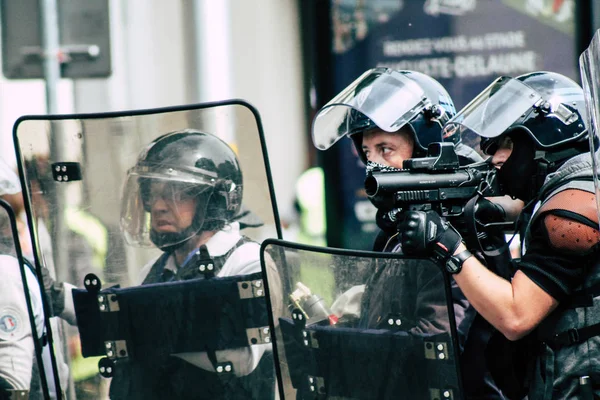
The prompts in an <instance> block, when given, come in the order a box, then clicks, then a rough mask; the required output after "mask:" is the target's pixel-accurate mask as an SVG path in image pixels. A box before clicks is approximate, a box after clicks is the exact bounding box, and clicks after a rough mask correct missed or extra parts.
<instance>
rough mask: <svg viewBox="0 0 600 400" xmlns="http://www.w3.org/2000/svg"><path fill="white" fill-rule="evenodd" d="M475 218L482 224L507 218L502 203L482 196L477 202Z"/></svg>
mask: <svg viewBox="0 0 600 400" xmlns="http://www.w3.org/2000/svg"><path fill="white" fill-rule="evenodd" d="M475 218H476V219H477V221H479V222H481V223H482V224H489V223H492V222H503V221H505V220H506V212H505V211H504V208H502V206H501V205H499V204H496V203H493V202H491V201H489V200H488V199H486V198H481V199H479V200H478V201H477V204H475Z"/></svg>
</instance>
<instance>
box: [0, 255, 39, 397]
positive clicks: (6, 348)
mask: <svg viewBox="0 0 600 400" xmlns="http://www.w3.org/2000/svg"><path fill="white" fill-rule="evenodd" d="M0 276H1V279H0V377H2V378H3V379H4V380H6V381H7V382H8V383H9V384H10V385H11V386H12V387H13V388H14V389H18V390H29V385H30V382H31V371H32V367H33V360H34V358H35V344H34V341H33V340H34V339H33V335H32V330H31V324H30V321H29V313H28V310H27V302H26V300H25V289H24V285H23V281H22V280H21V270H20V267H19V262H18V261H17V259H16V258H14V257H11V256H7V255H0ZM25 276H26V278H27V286H28V288H29V295H30V297H31V306H32V309H33V314H34V316H35V326H36V330H37V334H38V338H39V337H41V336H42V334H43V332H44V311H43V308H42V294H41V292H40V286H39V284H38V281H37V279H36V277H35V275H34V274H33V272H31V271H30V270H29V268H27V267H26V268H25ZM38 338H36V340H38Z"/></svg>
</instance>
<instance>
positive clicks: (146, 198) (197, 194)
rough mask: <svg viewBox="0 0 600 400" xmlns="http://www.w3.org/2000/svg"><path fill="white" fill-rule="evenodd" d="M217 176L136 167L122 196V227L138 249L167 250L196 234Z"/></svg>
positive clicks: (206, 217) (128, 240) (130, 174)
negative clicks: (163, 248)
mask: <svg viewBox="0 0 600 400" xmlns="http://www.w3.org/2000/svg"><path fill="white" fill-rule="evenodd" d="M215 182H216V174H215V173H212V172H210V171H206V174H205V175H198V174H197V173H195V174H191V173H185V172H183V171H181V170H176V169H174V168H168V167H165V166H159V167H152V166H136V167H134V168H132V169H131V170H130V171H129V173H128V178H127V180H126V181H125V185H124V187H123V195H122V207H121V228H122V230H123V233H124V235H125V239H126V241H127V242H128V243H129V244H131V245H134V246H138V247H153V246H155V245H158V244H157V241H158V242H159V243H160V247H167V246H173V245H177V244H179V243H182V242H184V241H186V240H188V239H190V238H191V237H192V236H194V235H196V234H197V233H198V232H199V231H200V230H201V229H202V226H203V225H204V223H205V222H206V221H207V220H210V215H207V206H208V204H209V200H210V199H211V196H212V194H213V190H214V186H215Z"/></svg>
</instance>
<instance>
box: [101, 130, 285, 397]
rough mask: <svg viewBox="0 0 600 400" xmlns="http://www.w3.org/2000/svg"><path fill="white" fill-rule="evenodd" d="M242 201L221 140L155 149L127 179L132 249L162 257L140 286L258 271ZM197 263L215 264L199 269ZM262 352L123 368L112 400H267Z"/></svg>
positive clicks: (180, 135)
mask: <svg viewBox="0 0 600 400" xmlns="http://www.w3.org/2000/svg"><path fill="white" fill-rule="evenodd" d="M242 194H243V179H242V172H241V170H240V166H239V163H238V160H237V157H236V155H235V153H234V152H233V150H232V149H231V148H230V147H229V146H228V145H227V144H226V143H225V142H223V141H222V140H221V139H219V138H217V137H216V136H213V135H211V134H208V133H204V132H200V131H196V130H191V129H186V130H180V131H175V132H171V133H167V134H165V135H163V136H161V137H159V138H157V139H155V140H154V141H153V142H152V143H150V144H149V145H148V146H147V147H146V148H145V149H144V150H143V151H142V152H141V154H140V155H139V157H138V160H137V162H136V164H135V166H134V167H133V168H131V169H130V170H129V172H128V177H127V181H126V183H125V185H124V188H123V194H122V211H121V228H122V230H123V232H124V234H125V238H126V240H127V242H128V243H130V244H132V245H136V246H156V247H158V248H159V249H160V250H162V251H163V254H162V255H161V256H160V257H158V259H156V260H154V261H152V262H150V263H149V264H148V265H146V266H145V267H144V268H143V269H142V272H141V278H140V281H141V282H142V284H143V285H145V284H152V283H161V282H171V281H178V280H187V279H206V278H207V277H208V278H209V277H210V276H211V275H214V276H217V277H227V276H235V275H246V274H251V273H256V272H260V259H259V249H260V246H259V244H258V243H256V242H253V241H252V240H250V239H249V238H248V237H246V236H244V235H242V234H241V233H240V229H241V227H244V221H243V216H244V213H243V212H241V209H242V208H241V206H242ZM199 258H201V259H202V260H207V259H210V260H211V262H210V263H208V264H206V263H203V264H202V265H200V266H199V265H198V260H199ZM203 266H204V269H203V268H202V267H203ZM186 312H194V310H193V309H192V310H188V311H186ZM265 351H267V353H269V352H270V347H268V346H267V345H255V346H248V347H245V348H235V349H228V350H218V351H210V350H208V349H207V351H206V352H196V353H182V354H172V355H170V357H168V360H167V361H165V362H163V363H160V362H159V363H157V364H160V365H140V363H135V362H134V363H129V364H124V365H122V366H121V367H119V368H117V370H116V374H115V377H114V378H113V382H112V384H111V398H127V399H131V398H140V399H141V398H144V399H146V398H194V399H197V398H206V399H220V398H227V399H229V398H231V399H233V398H248V399H270V398H272V397H273V395H274V388H275V381H274V375H273V365H272V359H271V358H270V357H268V356H267V353H265ZM223 361H229V362H231V363H232V364H233V375H234V376H233V377H232V378H231V379H227V380H224V379H222V378H220V377H218V376H217V373H215V365H216V363H221V362H223Z"/></svg>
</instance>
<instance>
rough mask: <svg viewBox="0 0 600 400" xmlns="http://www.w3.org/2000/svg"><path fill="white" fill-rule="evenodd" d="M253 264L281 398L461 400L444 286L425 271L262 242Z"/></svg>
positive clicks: (406, 261) (385, 256)
mask: <svg viewBox="0 0 600 400" xmlns="http://www.w3.org/2000/svg"><path fill="white" fill-rule="evenodd" d="M262 263H263V271H265V272H266V274H267V292H268V299H269V303H270V304H269V305H270V312H271V323H272V324H273V325H272V328H273V330H274V334H273V335H272V338H271V339H272V341H273V343H274V349H275V359H276V364H277V367H278V371H277V372H278V374H279V378H280V379H279V383H280V387H279V390H280V395H281V397H283V398H285V399H461V398H463V396H462V389H461V379H460V373H459V367H458V354H459V353H458V351H457V349H458V347H457V346H458V345H457V343H458V341H457V335H456V326H455V323H454V314H453V313H454V311H453V307H452V306H451V304H452V301H451V294H450V283H449V278H448V276H447V274H445V273H443V272H442V270H441V268H440V267H439V266H438V265H437V264H435V263H434V262H433V261H431V260H429V259H411V258H407V257H402V256H399V255H396V254H389V253H373V252H357V251H349V250H341V249H331V248H318V247H308V246H303V245H299V244H295V243H290V242H285V241H281V240H276V239H273V240H271V239H269V240H266V241H265V242H263V245H262ZM274 271H278V274H274V273H273V272H274ZM278 279H281V280H280V281H278ZM273 284H274V285H275V286H276V287H279V286H280V285H281V287H282V288H283V290H282V292H283V297H281V296H280V293H278V292H277V291H275V292H273V291H271V286H272V285H273Z"/></svg>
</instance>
